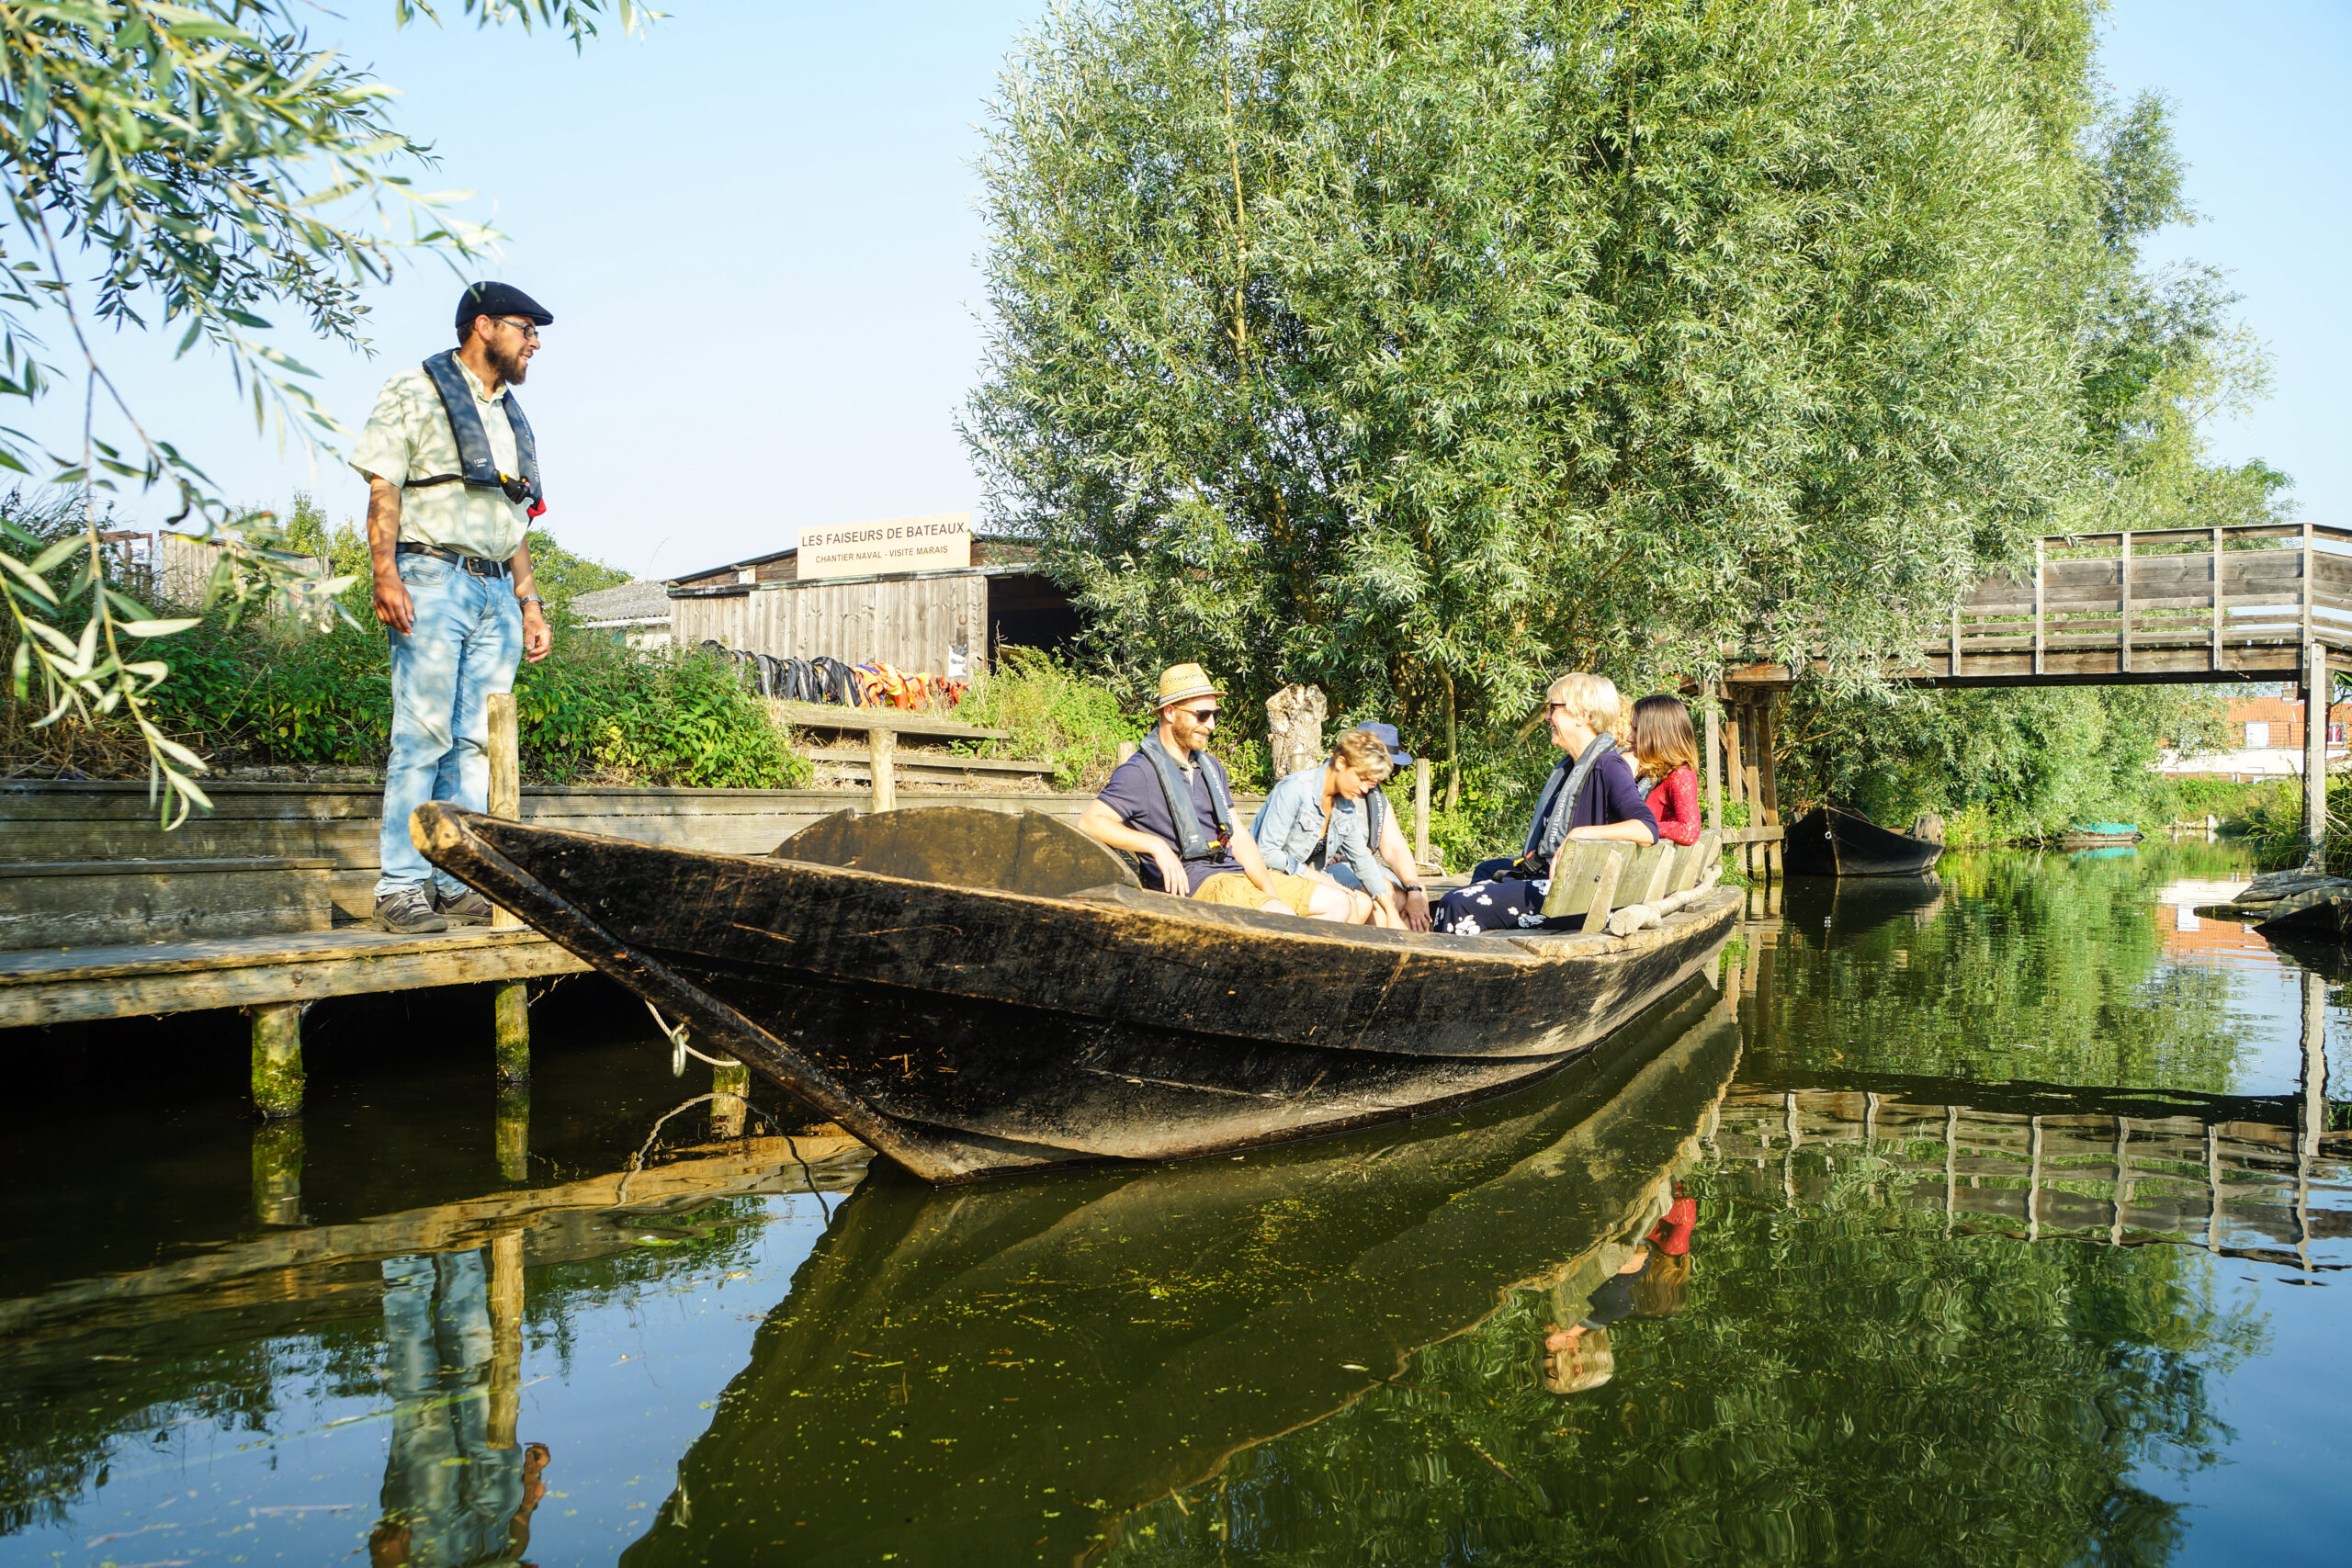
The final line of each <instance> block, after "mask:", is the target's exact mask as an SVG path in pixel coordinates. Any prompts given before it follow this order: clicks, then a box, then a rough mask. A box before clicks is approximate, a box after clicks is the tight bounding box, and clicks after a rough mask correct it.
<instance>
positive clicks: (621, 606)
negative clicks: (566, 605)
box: [571, 578, 670, 624]
mask: <svg viewBox="0 0 2352 1568" xmlns="http://www.w3.org/2000/svg"><path fill="white" fill-rule="evenodd" d="M571 613H572V614H573V615H577V616H578V617H579V618H580V619H582V621H586V622H589V623H591V624H594V623H595V622H599V621H666V620H668V619H669V618H670V586H669V584H668V583H665V582H659V581H653V580H651V579H650V578H649V579H647V580H645V581H639V582H624V583H622V584H621V585H620V586H619V587H618V588H599V589H598V590H596V592H594V593H582V594H581V595H579V596H578V597H577V598H575V599H573V600H572V601H571Z"/></svg>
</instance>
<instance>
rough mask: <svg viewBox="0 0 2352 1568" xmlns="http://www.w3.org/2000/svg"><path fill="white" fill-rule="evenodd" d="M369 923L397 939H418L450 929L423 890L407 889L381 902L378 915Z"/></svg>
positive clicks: (377, 906) (418, 887) (377, 903)
mask: <svg viewBox="0 0 2352 1568" xmlns="http://www.w3.org/2000/svg"><path fill="white" fill-rule="evenodd" d="M368 924H369V925H372V926H374V927H375V928H376V929H377V930H378V931H390V932H391V933H393V934H394V935H395V936H418V935H422V934H423V933H424V932H426V931H447V930H448V929H449V922H448V921H447V920H445V919H442V918H441V917H440V916H438V915H436V914H435V913H434V912H433V900H432V899H431V898H430V897H427V896H426V894H425V891H424V888H423V887H422V886H414V887H403V888H401V890H400V891H399V892H397V893H387V894H385V895H383V897H379V898H378V899H377V900H376V913H375V915H374V916H373V917H372V918H371V919H369V920H368Z"/></svg>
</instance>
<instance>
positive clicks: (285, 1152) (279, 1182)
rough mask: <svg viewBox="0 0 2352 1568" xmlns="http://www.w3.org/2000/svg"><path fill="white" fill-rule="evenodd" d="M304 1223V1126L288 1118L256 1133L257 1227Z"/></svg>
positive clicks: (298, 1121) (263, 1125) (255, 1187)
mask: <svg viewBox="0 0 2352 1568" xmlns="http://www.w3.org/2000/svg"><path fill="white" fill-rule="evenodd" d="M301 1223H302V1123H301V1122H300V1120H299V1119H296V1118H292V1117H289V1118H288V1119H286V1120H284V1121H279V1122H263V1123H262V1124H261V1125H260V1126H258V1127H256V1128H254V1224H257V1225H299V1224H301Z"/></svg>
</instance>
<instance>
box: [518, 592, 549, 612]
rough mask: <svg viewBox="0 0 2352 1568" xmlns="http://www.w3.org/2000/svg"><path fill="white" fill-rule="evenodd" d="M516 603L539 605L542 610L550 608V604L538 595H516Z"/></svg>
mask: <svg viewBox="0 0 2352 1568" xmlns="http://www.w3.org/2000/svg"><path fill="white" fill-rule="evenodd" d="M515 603H516V604H537V606H538V607H539V608H540V609H542V610H544V609H546V608H547V607H548V602H547V601H546V600H544V599H542V598H540V597H539V596H538V595H537V594H536V593H517V594H516V595H515Z"/></svg>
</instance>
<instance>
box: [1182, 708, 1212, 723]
mask: <svg viewBox="0 0 2352 1568" xmlns="http://www.w3.org/2000/svg"><path fill="white" fill-rule="evenodd" d="M1218 711H1219V710H1217V709H1216V708H1186V709H1185V710H1184V712H1185V714H1186V716H1189V717H1190V718H1191V719H1192V721H1193V723H1194V724H1215V723H1216V717H1217V713H1218Z"/></svg>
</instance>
